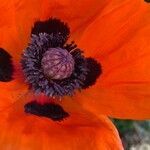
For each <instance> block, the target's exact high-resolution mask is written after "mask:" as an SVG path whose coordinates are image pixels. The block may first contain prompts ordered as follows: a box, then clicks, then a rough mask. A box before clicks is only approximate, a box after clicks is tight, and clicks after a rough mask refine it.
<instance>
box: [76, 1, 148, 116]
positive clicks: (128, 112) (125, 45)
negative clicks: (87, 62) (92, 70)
mask: <svg viewBox="0 0 150 150" xmlns="http://www.w3.org/2000/svg"><path fill="white" fill-rule="evenodd" d="M149 18H150V5H149V3H146V2H144V1H141V0H135V1H134V0H133V1H123V2H122V3H121V2H120V3H117V5H116V4H114V3H111V2H110V4H109V5H107V7H106V8H105V9H104V10H103V11H102V12H101V14H100V15H99V16H98V17H97V18H96V19H95V20H94V21H93V22H91V24H90V25H89V26H88V28H87V29H86V31H85V32H84V33H83V36H82V38H81V40H80V42H79V46H80V47H81V48H83V49H86V51H85V52H86V55H87V56H90V57H95V58H96V59H97V60H98V61H100V63H101V65H102V75H101V77H100V78H99V79H98V81H97V83H96V85H94V86H93V87H91V88H89V89H87V90H86V91H85V92H83V93H82V94H80V95H79V94H78V95H77V97H76V99H78V100H79V102H80V103H81V104H82V105H83V107H84V108H86V109H88V110H91V111H92V112H95V114H99V113H102V114H106V115H109V116H112V117H118V118H134V119H149V118H150V109H149V108H150V69H149V68H150V61H149V60H150V44H149V43H150V38H149V34H150V19H149ZM89 37H90V38H89Z"/></svg>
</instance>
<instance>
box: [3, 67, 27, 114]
mask: <svg viewBox="0 0 150 150" xmlns="http://www.w3.org/2000/svg"><path fill="white" fill-rule="evenodd" d="M14 70H15V73H14V74H13V77H12V78H13V80H12V81H9V82H1V81H0V112H1V111H3V110H4V109H7V108H9V107H11V106H12V105H13V104H14V103H15V102H16V101H19V100H23V99H25V98H26V96H27V95H30V92H29V87H28V86H27V84H26V83H25V79H24V77H23V75H22V71H21V70H20V67H17V66H16V65H14Z"/></svg>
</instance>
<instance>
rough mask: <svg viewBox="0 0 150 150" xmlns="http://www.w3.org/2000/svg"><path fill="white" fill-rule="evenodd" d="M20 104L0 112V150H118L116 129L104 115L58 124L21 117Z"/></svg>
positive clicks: (76, 116) (77, 117) (78, 115)
mask: <svg viewBox="0 0 150 150" xmlns="http://www.w3.org/2000/svg"><path fill="white" fill-rule="evenodd" d="M23 105H24V104H23V102H22V101H19V102H17V103H16V104H15V105H14V106H13V107H12V108H11V109H9V110H6V111H5V112H3V113H1V119H0V129H1V131H0V145H1V150H6V149H10V150H17V149H18V150H19V149H20V150H33V149H36V150H48V149H51V150H63V149H64V150H82V149H86V150H91V149H93V150H107V149H111V150H122V149H123V148H122V144H121V141H120V139H119V136H118V132H117V130H116V128H115V127H114V126H113V124H112V123H111V121H110V120H109V119H108V118H107V117H105V116H99V117H95V116H93V115H92V114H90V113H88V112H86V111H83V112H82V113H71V112H70V117H69V118H67V119H65V120H64V121H61V122H54V121H51V120H50V119H47V118H42V117H37V116H34V115H30V114H25V113H24V110H23Z"/></svg>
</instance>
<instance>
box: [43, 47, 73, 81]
mask: <svg viewBox="0 0 150 150" xmlns="http://www.w3.org/2000/svg"><path fill="white" fill-rule="evenodd" d="M41 65H42V68H43V71H44V74H45V75H46V76H47V77H48V78H50V79H58V80H61V79H65V78H68V77H70V76H71V74H72V72H73V70H74V59H73V57H72V55H71V54H70V53H69V52H68V51H67V50H66V49H62V48H59V47H58V48H49V49H48V50H47V51H46V52H45V53H44V54H43V58H42V61H41Z"/></svg>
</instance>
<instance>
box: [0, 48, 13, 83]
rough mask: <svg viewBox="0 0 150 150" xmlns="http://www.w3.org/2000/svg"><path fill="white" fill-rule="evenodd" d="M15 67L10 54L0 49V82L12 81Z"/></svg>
mask: <svg viewBox="0 0 150 150" xmlns="http://www.w3.org/2000/svg"><path fill="white" fill-rule="evenodd" d="M13 71H14V69H13V65H12V60H11V56H10V54H9V53H8V52H7V51H5V50H4V49H2V48H0V81H2V82H8V81H11V80H12V75H13Z"/></svg>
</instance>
